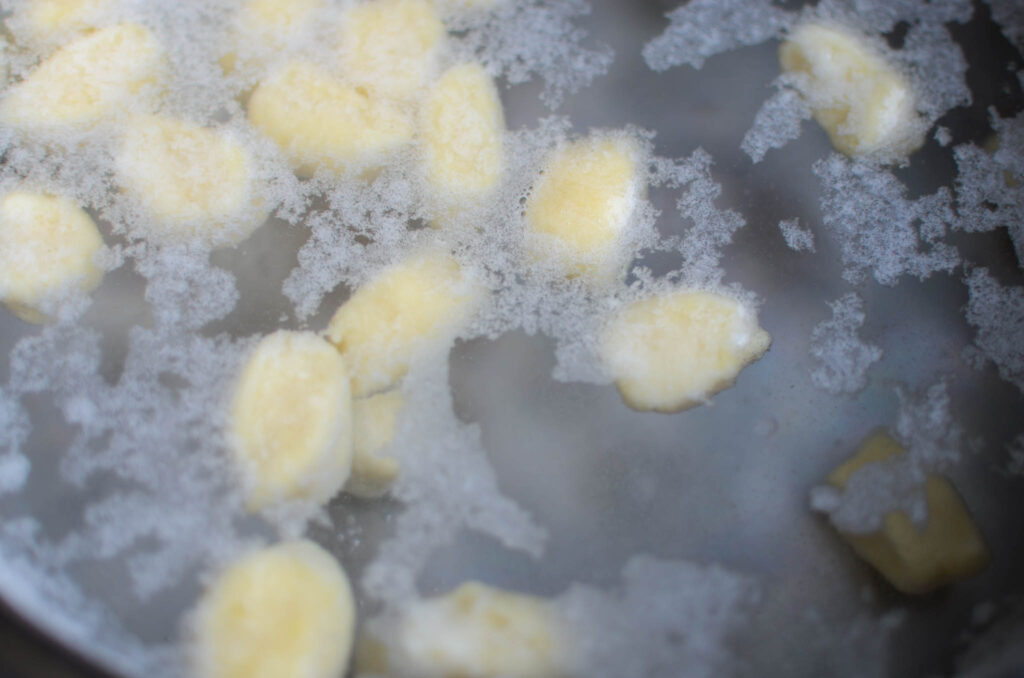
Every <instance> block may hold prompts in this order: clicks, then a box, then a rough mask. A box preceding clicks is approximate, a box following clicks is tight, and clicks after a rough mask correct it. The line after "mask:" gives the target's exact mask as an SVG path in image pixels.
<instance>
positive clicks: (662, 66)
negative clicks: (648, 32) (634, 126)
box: [643, 0, 791, 71]
mask: <svg viewBox="0 0 1024 678" xmlns="http://www.w3.org/2000/svg"><path fill="white" fill-rule="evenodd" d="M667 16H668V19H669V26H668V28H666V29H665V32H664V33H662V34H661V35H659V36H658V37H657V38H655V39H654V40H651V41H650V42H649V43H647V45H645V46H644V50H643V54H644V60H645V61H647V65H648V66H649V67H650V68H652V69H653V70H655V71H665V70H668V69H669V68H672V67H673V66H680V65H682V64H689V65H690V66H692V67H694V68H700V67H701V66H703V65H704V61H705V60H707V59H708V58H709V57H712V56H714V55H716V54H721V53H722V52H728V51H730V50H733V49H736V48H737V47H743V46H745V45H756V44H759V43H762V42H764V41H765V40H769V39H771V38H773V37H775V36H776V35H778V33H779V31H780V30H782V28H783V27H784V26H786V25H787V24H788V22H789V21H791V15H790V14H789V13H788V12H785V11H783V10H781V9H779V8H777V7H774V6H772V5H771V4H768V3H764V2H757V1H756V0H754V1H751V0H691V1H690V2H688V3H686V4H684V5H682V6H680V7H678V8H676V9H674V10H672V11H671V12H669V13H668V15H667Z"/></svg>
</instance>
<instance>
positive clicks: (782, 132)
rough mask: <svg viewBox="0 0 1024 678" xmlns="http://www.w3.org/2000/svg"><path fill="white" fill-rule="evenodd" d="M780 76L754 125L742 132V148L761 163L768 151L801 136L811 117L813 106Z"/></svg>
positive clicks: (786, 78) (759, 110)
mask: <svg viewBox="0 0 1024 678" xmlns="http://www.w3.org/2000/svg"><path fill="white" fill-rule="evenodd" d="M791 79H792V78H791V77H790V76H788V75H785V74H784V75H781V76H779V78H778V79H777V80H776V81H775V83H774V85H775V93H774V94H772V96H770V97H768V99H767V100H766V101H765V102H764V104H762V105H761V108H760V109H758V111H757V115H756V116H755V117H754V125H753V126H752V127H751V128H750V129H749V130H747V133H746V134H744V135H743V143H741V144H740V148H741V149H742V150H743V152H744V153H746V154H747V155H749V156H750V159H751V160H753V161H754V162H760V161H761V160H762V159H764V156H765V154H766V153H768V151H770V150H772V149H773V148H782V147H783V146H785V145H786V144H788V143H789V142H790V141H793V140H794V139H797V138H799V136H800V127H801V125H802V124H803V121H804V120H810V118H811V107H810V106H809V105H808V104H807V101H806V100H805V99H804V97H803V96H801V94H800V92H798V91H797V90H796V89H795V88H794V87H793V86H792V85H790V84H789V81H790V80H791Z"/></svg>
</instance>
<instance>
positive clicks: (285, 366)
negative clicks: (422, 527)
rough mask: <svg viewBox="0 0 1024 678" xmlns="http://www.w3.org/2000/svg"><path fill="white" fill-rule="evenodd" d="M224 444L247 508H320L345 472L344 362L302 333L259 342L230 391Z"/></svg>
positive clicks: (347, 401) (348, 451)
mask: <svg viewBox="0 0 1024 678" xmlns="http://www.w3.org/2000/svg"><path fill="white" fill-rule="evenodd" d="M228 443H229V446H230V447H231V450H232V452H233V454H234V456H235V458H236V460H237V461H238V463H239V465H240V467H241V469H242V472H243V476H244V480H245V487H246V498H247V503H248V505H249V508H250V509H252V510H260V509H262V508H264V507H267V506H270V505H273V504H277V503H279V502H283V501H288V500H304V501H310V502H313V503H316V504H322V503H325V502H326V501H327V500H328V499H330V498H331V497H333V496H334V495H335V494H337V493H338V492H339V491H340V490H341V488H342V486H343V485H344V484H345V481H346V480H348V476H349V473H350V471H351V468H352V397H351V391H350V387H349V371H348V368H347V367H346V365H345V360H344V358H342V357H341V355H340V354H339V353H338V352H337V351H336V350H335V349H334V347H333V346H331V345H330V344H329V343H327V342H326V341H324V340H323V339H321V338H320V337H318V336H317V335H315V334H312V333H310V332H290V331H284V330H280V331H277V332H274V333H273V334H270V335H268V336H266V337H264V338H263V339H262V340H261V341H260V342H259V344H258V345H257V346H256V349H255V350H254V351H253V353H252V355H251V356H250V357H249V360H248V362H247V363H246V365H245V368H244V369H243V371H242V374H241V377H240V378H239V380H238V383H237V385H236V387H235V392H234V396H233V401H232V405H231V420H230V425H229V432H228Z"/></svg>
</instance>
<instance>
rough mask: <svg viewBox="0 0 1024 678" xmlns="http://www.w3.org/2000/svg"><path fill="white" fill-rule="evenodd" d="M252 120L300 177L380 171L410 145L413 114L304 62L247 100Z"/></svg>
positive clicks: (281, 71)
mask: <svg viewBox="0 0 1024 678" xmlns="http://www.w3.org/2000/svg"><path fill="white" fill-rule="evenodd" d="M248 110H249V120H250V121H251V122H252V124H253V125H255V126H256V128H257V129H259V130H260V131H261V132H263V133H264V134H266V135H267V136H268V137H270V138H271V139H272V140H273V141H274V142H275V143H277V145H278V146H280V147H281V150H282V151H284V154H285V156H286V157H287V158H288V160H289V161H290V162H291V163H292V165H293V166H294V167H295V170H296V172H297V173H298V174H299V175H300V176H311V175H312V174H313V173H314V172H316V170H317V169H319V168H321V167H323V168H326V169H328V170H330V171H332V172H335V173H341V172H344V171H346V170H354V171H360V170H366V169H372V168H374V167H378V166H379V165H380V164H381V163H382V162H383V161H384V160H385V159H386V157H387V156H388V155H389V154H391V153H393V152H395V151H396V150H398V149H400V148H401V147H403V146H405V145H407V144H409V143H410V142H411V141H412V138H413V133H414V130H415V124H414V121H413V116H412V114H411V113H409V112H408V111H406V110H405V109H403V108H401V107H399V106H397V105H395V104H394V103H392V102H390V101H387V100H384V99H380V98H377V97H374V96H372V95H370V94H368V93H367V92H365V91H363V90H361V89H357V88H355V87H352V86H350V85H348V84H346V83H343V82H341V81H340V80H338V79H337V78H335V77H334V76H332V75H331V74H330V73H329V72H327V71H325V70H324V69H322V68H320V67H319V66H316V65H315V64H313V63H310V62H305V61H293V62H291V63H288V64H285V65H283V66H281V67H280V68H278V69H276V70H275V71H274V72H272V73H271V74H270V75H269V76H268V77H267V78H266V79H265V80H263V81H262V82H261V83H260V84H259V86H258V87H257V88H256V89H255V91H253V93H252V97H250V99H249V106H248Z"/></svg>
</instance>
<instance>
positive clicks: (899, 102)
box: [779, 23, 925, 160]
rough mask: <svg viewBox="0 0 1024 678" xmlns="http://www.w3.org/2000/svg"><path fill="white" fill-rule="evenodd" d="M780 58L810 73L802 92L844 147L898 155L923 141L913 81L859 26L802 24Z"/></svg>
mask: <svg viewBox="0 0 1024 678" xmlns="http://www.w3.org/2000/svg"><path fill="white" fill-rule="evenodd" d="M779 61H780V62H781V64H782V68H783V70H786V71H791V72H798V73H802V74H805V75H806V79H805V80H803V81H802V85H801V88H802V90H803V94H804V96H805V97H806V98H807V99H808V102H809V103H810V105H811V108H812V110H813V111H814V117H815V119H817V121H818V122H819V123H820V124H821V126H822V127H824V128H825V131H826V132H828V135H829V138H830V139H831V140H832V144H833V145H834V146H835V147H836V148H837V149H839V150H840V151H842V152H843V153H845V154H847V155H851V156H879V157H881V158H882V159H887V160H888V159H898V158H901V157H905V156H906V155H907V154H909V153H911V152H912V151H914V150H916V149H917V148H919V147H920V146H921V144H922V143H924V132H925V129H924V123H923V122H922V120H921V118H920V116H919V115H918V113H917V111H916V96H915V94H914V91H913V89H912V88H911V86H910V83H909V82H908V81H907V79H906V78H905V77H904V76H903V75H902V74H901V73H900V71H899V70H898V69H897V68H896V67H895V66H893V65H892V64H890V63H888V62H887V61H886V60H885V58H883V56H882V55H881V54H879V53H878V51H877V50H876V49H875V48H874V47H872V46H871V45H870V44H869V43H868V42H867V41H866V40H865V38H863V37H862V36H859V35H857V34H856V33H855V32H853V31H849V30H844V29H840V28H837V27H832V26H824V25H821V24H815V23H805V24H802V25H800V26H798V27H797V28H795V29H794V30H793V31H792V33H790V35H789V37H788V38H787V39H786V41H785V42H784V43H783V44H782V47H781V48H780V49H779Z"/></svg>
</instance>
